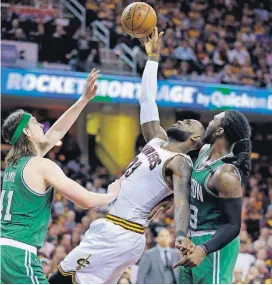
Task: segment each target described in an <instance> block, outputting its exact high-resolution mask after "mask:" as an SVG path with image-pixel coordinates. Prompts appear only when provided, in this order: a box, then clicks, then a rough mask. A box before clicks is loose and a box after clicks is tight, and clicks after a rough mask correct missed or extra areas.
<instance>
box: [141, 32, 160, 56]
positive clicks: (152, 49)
mask: <svg viewBox="0 0 272 285" xmlns="http://www.w3.org/2000/svg"><path fill="white" fill-rule="evenodd" d="M163 34H164V32H160V33H159V32H158V28H157V27H156V28H155V30H154V31H153V33H152V34H151V35H150V36H148V37H146V38H142V39H140V42H141V43H143V44H144V46H145V51H146V53H147V55H159V54H160V49H161V45H162V36H163Z"/></svg>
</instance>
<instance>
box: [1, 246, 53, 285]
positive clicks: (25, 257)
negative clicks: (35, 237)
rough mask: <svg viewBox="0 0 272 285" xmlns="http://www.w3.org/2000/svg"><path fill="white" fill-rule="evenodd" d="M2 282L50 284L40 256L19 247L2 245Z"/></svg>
mask: <svg viewBox="0 0 272 285" xmlns="http://www.w3.org/2000/svg"><path fill="white" fill-rule="evenodd" d="M0 251H1V282H0V283H1V284H18V283H19V284H39V283H40V284H48V281H47V279H46V277H45V276H44V274H43V270H42V265H41V262H40V259H39V257H38V256H37V255H36V254H34V253H32V252H30V251H28V250H24V249H21V248H17V247H12V246H7V245H1V246H0Z"/></svg>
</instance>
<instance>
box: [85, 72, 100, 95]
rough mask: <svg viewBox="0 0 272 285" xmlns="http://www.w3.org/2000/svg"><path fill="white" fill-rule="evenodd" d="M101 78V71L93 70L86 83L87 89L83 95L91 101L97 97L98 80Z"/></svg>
mask: <svg viewBox="0 0 272 285" xmlns="http://www.w3.org/2000/svg"><path fill="white" fill-rule="evenodd" d="M100 76H101V74H100V71H99V70H96V69H95V68H93V69H92V71H91V73H90V74H89V76H88V78H87V82H86V88H85V92H84V94H83V97H84V98H86V99H88V100H91V99H93V98H94V97H95V95H96V92H97V89H98V85H97V79H98V78H99V77H100Z"/></svg>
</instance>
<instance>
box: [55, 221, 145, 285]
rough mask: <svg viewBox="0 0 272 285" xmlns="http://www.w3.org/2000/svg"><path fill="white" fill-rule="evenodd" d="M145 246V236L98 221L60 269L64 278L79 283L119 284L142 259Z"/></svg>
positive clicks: (61, 264)
mask: <svg viewBox="0 0 272 285" xmlns="http://www.w3.org/2000/svg"><path fill="white" fill-rule="evenodd" d="M145 243H146V239H145V235H144V234H139V233H136V232H133V231H130V230H127V229H124V228H123V227H121V226H119V225H116V224H113V223H112V222H110V221H107V220H105V219H98V220H96V221H94V222H93V223H91V225H90V228H89V230H88V231H87V232H86V233H85V237H84V239H83V240H82V241H81V243H80V244H79V245H78V246H77V247H76V248H74V249H73V250H72V251H71V252H70V253H69V254H68V255H67V256H66V258H65V259H64V260H63V261H62V262H61V263H60V267H59V269H60V272H61V273H62V274H63V275H72V276H73V281H75V282H77V283H84V284H88V283H89V284H94V283H96V284H102V283H106V284H109V283H110V284H113V283H115V284H116V283H117V282H118V280H119V279H120V277H121V275H122V274H123V272H124V271H125V270H126V268H127V267H128V266H130V265H133V264H135V263H137V262H138V260H139V259H140V258H141V256H142V254H143V252H144V248H145Z"/></svg>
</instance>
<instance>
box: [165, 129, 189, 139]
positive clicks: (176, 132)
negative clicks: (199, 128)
mask: <svg viewBox="0 0 272 285" xmlns="http://www.w3.org/2000/svg"><path fill="white" fill-rule="evenodd" d="M166 133H167V135H168V137H169V138H170V139H173V140H176V141H179V142H185V141H186V140H187V139H188V138H189V137H190V136H191V135H192V133H190V132H184V131H182V130H180V129H178V128H175V127H171V128H169V129H168V130H167V131H166Z"/></svg>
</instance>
